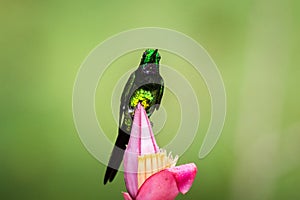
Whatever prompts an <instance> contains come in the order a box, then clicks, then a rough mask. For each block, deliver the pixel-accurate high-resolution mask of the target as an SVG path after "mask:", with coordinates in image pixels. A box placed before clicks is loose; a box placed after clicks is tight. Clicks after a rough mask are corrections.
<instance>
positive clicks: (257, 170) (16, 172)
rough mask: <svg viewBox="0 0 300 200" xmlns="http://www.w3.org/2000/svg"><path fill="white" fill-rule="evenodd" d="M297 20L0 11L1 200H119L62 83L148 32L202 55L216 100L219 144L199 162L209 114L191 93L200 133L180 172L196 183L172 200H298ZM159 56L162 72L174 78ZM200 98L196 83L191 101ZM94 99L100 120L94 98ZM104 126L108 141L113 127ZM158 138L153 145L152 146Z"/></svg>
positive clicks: (112, 7) (271, 5)
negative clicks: (221, 123)
mask: <svg viewBox="0 0 300 200" xmlns="http://www.w3.org/2000/svg"><path fill="white" fill-rule="evenodd" d="M299 9H300V3H299V1H296V0H287V1H283V0H282V1H271V0H254V1H250V0H246V1H238V0H229V1H226V2H224V1H217V0H212V1H156V0H152V1H135V0H133V1H126V2H125V1H124V2H123V1H114V2H112V3H109V2H108V1H82V2H76V1H68V0H67V1H33V0H32V1H30V0H29V1H18V0H13V1H8V0H2V1H0V24H1V28H0V36H1V37H0V44H1V49H0V51H1V52H0V59H1V66H0V83H1V87H0V95H1V98H0V102H1V104H0V136H1V137H0V166H1V167H0V180H1V182H0V198H1V199H72V200H75V199H122V197H121V193H120V192H121V191H125V187H124V182H123V176H122V174H121V173H119V174H118V176H117V178H116V180H115V181H114V182H113V183H112V184H109V185H106V186H103V184H102V180H103V175H104V171H105V167H104V166H103V165H102V164H100V163H99V162H98V161H97V160H96V159H94V158H93V157H92V156H91V155H90V154H89V153H88V152H87V150H86V149H85V148H84V146H83V145H82V143H81V141H80V139H79V137H78V134H77V132H76V129H75V126H74V123H73V116H72V89H73V84H74V81H75V78H76V74H77V71H78V70H79V67H80V65H81V63H82V62H83V60H84V59H85V58H86V56H87V55H88V54H89V52H90V51H91V50H92V49H93V48H94V47H95V46H96V45H98V44H99V43H100V42H102V41H104V40H105V39H107V38H108V37H110V36H112V35H114V34H117V33H119V32H121V31H125V30H128V29H132V28H138V27H147V26H157V27H164V28H170V29H174V30H177V31H180V32H183V33H185V34H187V35H188V36H190V37H192V38H194V39H195V40H196V41H197V42H198V43H200V44H201V45H203V46H204V48H206V50H207V51H208V52H209V54H210V55H211V57H212V58H213V60H214V61H215V62H216V64H217V65H218V67H219V70H220V72H221V74H222V76H223V79H224V83H225V87H226V92H227V101H228V102H227V103H228V104H227V106H228V107H227V118H226V122H225V127H224V130H223V133H222V136H221V138H220V140H219V142H218V144H217V146H216V148H215V149H214V150H213V152H211V154H209V156H208V157H206V158H205V159H203V160H199V159H198V151H199V147H200V144H201V143H202V139H203V134H204V133H205V130H206V128H207V125H208V122H209V118H210V104H209V96H208V94H207V91H205V90H203V94H201V93H197V95H198V97H200V106H201V107H202V110H201V121H200V127H199V132H198V133H199V134H198V135H197V137H196V140H195V141H194V143H193V145H192V146H191V148H190V149H189V150H188V151H187V152H186V154H185V155H184V156H183V157H182V158H181V159H180V160H179V163H180V164H181V163H186V162H195V163H196V164H197V166H198V170H199V173H198V174H197V177H196V180H195V183H194V185H193V187H192V188H191V190H190V192H189V193H188V194H186V195H185V196H182V195H180V196H179V197H178V199H230V200H232V199H234V200H240V199H243V200H248V199H249V200H250V199H251V200H256V199H278V200H281V199H290V200H293V199H295V200H296V199H300V192H299V184H300V157H299V155H298V154H299V152H300V145H299V141H300V110H299V101H300V93H299V89H298V87H299V84H300V82H299V77H300V70H299V69H300V67H299V65H300V62H299V61H300V60H299V55H298V53H299V52H300V48H299V46H300V39H299V35H300V26H299V21H300V14H299ZM167 54H168V53H167V52H165V55H166V56H165V57H164V54H163V53H162V61H163V62H165V64H168V65H170V66H172V63H173V65H174V67H175V68H176V67H177V69H178V70H180V66H178V62H175V60H176V58H174V59H175V60H172V61H170V60H167V59H166V58H168V56H167ZM134 55H136V56H134ZM129 58H130V57H128V58H127V61H126V62H127V63H126V64H124V66H125V67H127V69H130V68H131V67H132V68H134V67H136V65H137V64H138V62H139V59H140V52H135V53H134V54H133V56H132V59H129ZM120 59H122V58H120ZM125 59H126V58H125ZM181 62H184V61H181ZM118 63H120V62H118V61H116V64H115V65H117V64H118ZM176 63H177V64H176ZM179 63H180V62H179ZM114 69H117V68H114ZM190 72H191V71H187V72H185V71H184V70H183V71H182V73H187V74H188V73H190ZM107 73H108V74H109V73H112V74H114V73H113V72H107ZM192 81H194V82H195V81H196V80H192ZM196 83H197V81H196ZM201 85H202V86H201ZM197 87H198V86H197ZM197 87H196V88H197ZM203 88H205V86H203V81H202V79H201V78H200V77H199V87H198V88H197V91H199V92H201V91H202V89H203ZM99 90H101V89H99ZM201 97H203V98H201ZM168 98H169V99H173V97H172V95H171V94H167V95H166V97H165V99H164V100H163V104H164V105H166V107H167V104H168ZM96 100H99V101H97V105H96V108H97V114H98V116H99V118H101V115H103V112H102V110H101V106H103V105H102V104H101V103H100V102H101V98H100V97H99V91H98V92H97V96H96ZM103 101H104V100H103ZM174 104H176V102H175V103H174ZM166 109H170V108H168V107H167V108H166ZM108 115H109V116H108V118H107V120H108V121H109V123H108V124H107V128H108V129H110V130H112V133H107V136H108V137H109V138H110V139H111V140H112V141H113V140H114V138H115V134H116V128H115V126H114V125H115V124H114V122H113V118H112V115H111V113H108ZM169 126H170V125H169V124H168V123H166V127H167V128H169V129H170V130H172V127H169ZM168 137H170V136H169V135H167V136H166V137H165V136H163V135H159V136H158V142H159V143H161V144H164V142H166V140H167V139H168Z"/></svg>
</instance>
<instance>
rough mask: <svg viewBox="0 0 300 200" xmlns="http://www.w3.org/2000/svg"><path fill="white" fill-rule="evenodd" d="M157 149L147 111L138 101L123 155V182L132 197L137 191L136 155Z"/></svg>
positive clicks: (155, 151) (150, 152) (153, 151)
mask: <svg viewBox="0 0 300 200" xmlns="http://www.w3.org/2000/svg"><path fill="white" fill-rule="evenodd" d="M158 151H159V148H158V146H157V144H156V141H155V138H154V134H153V132H152V127H151V125H150V122H149V119H148V116H147V113H146V111H145V109H144V107H143V106H141V104H140V103H139V104H138V106H137V108H136V110H135V113H134V119H133V124H132V128H131V133H130V139H129V142H128V146H127V148H126V151H125V155H124V178H125V184H126V188H127V191H128V192H129V194H130V195H131V197H133V198H134V197H135V196H136V194H137V192H138V179H137V171H138V156H139V155H144V154H152V153H157V152H158Z"/></svg>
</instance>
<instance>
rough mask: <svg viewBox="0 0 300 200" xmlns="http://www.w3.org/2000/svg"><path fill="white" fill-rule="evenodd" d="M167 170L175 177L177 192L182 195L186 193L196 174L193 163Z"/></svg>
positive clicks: (195, 167)
mask: <svg viewBox="0 0 300 200" xmlns="http://www.w3.org/2000/svg"><path fill="white" fill-rule="evenodd" d="M167 170H168V171H169V172H172V173H173V175H174V176H175V179H176V183H177V187H178V190H179V191H180V192H181V193H182V194H185V193H187V192H188V191H189V189H190V188H191V187H192V184H193V182H194V179H195V176H196V173H197V166H196V165H195V164H194V163H190V164H185V165H180V166H177V167H171V168H169V169H167Z"/></svg>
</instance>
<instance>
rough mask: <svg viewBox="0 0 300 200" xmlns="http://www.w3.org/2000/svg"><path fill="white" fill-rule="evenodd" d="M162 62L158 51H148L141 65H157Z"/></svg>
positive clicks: (144, 54)
mask: <svg viewBox="0 0 300 200" xmlns="http://www.w3.org/2000/svg"><path fill="white" fill-rule="evenodd" d="M159 61H160V55H159V53H158V49H147V50H146V51H145V52H144V53H143V57H142V59H141V64H140V65H143V64H148V63H155V64H159Z"/></svg>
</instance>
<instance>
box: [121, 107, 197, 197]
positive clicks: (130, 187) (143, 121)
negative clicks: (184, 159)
mask: <svg viewBox="0 0 300 200" xmlns="http://www.w3.org/2000/svg"><path fill="white" fill-rule="evenodd" d="M177 159H178V157H177V156H176V157H175V158H173V157H172V156H171V154H169V155H167V153H166V151H165V150H162V149H159V147H158V146H157V144H156V141H155V138H154V135H153V132H152V128H151V125H150V122H149V119H148V117H147V114H146V111H145V110H144V108H143V106H141V105H140V104H139V105H138V106H137V108H136V110H135V115H134V120H133V125H132V130H131V134H130V139H129V143H128V146H127V148H126V151H125V155H124V171H125V172H124V178H125V184H126V188H127V191H128V193H125V192H124V193H123V197H124V199H125V200H148V199H149V200H162V199H163V200H173V199H175V197H176V196H177V195H178V194H179V192H180V193H182V194H185V193H187V192H188V190H189V189H190V188H191V186H192V183H193V181H194V179H195V176H196V173H197V167H196V165H195V164H194V163H190V164H185V165H180V166H177V167H175V164H176V162H177Z"/></svg>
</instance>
